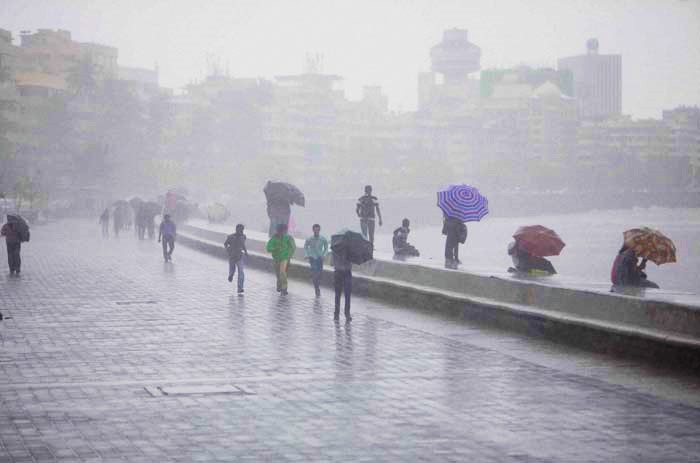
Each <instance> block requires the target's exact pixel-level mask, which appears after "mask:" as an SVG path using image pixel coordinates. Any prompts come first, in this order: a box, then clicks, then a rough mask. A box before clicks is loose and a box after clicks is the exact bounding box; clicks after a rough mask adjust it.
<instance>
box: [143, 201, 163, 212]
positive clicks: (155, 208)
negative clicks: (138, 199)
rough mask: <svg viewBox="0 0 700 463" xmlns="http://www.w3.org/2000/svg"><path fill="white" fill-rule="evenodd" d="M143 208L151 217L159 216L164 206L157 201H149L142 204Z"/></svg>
mask: <svg viewBox="0 0 700 463" xmlns="http://www.w3.org/2000/svg"><path fill="white" fill-rule="evenodd" d="M141 208H142V209H143V210H144V211H145V212H146V213H148V214H150V215H158V214H160V213H161V211H162V210H163V206H161V205H160V204H158V203H157V202H155V201H147V202H145V203H143V204H141Z"/></svg>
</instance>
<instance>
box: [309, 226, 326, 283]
mask: <svg viewBox="0 0 700 463" xmlns="http://www.w3.org/2000/svg"><path fill="white" fill-rule="evenodd" d="M311 230H312V231H313V233H314V234H313V235H312V236H310V237H309V238H307V239H306V242H305V243H304V256H305V257H306V258H307V259H308V260H309V265H310V266H311V281H313V283H314V290H315V291H316V297H318V296H320V295H321V275H322V274H323V258H324V257H326V254H328V240H327V239H326V238H325V237H323V236H321V226H320V225H319V224H314V226H313V227H311Z"/></svg>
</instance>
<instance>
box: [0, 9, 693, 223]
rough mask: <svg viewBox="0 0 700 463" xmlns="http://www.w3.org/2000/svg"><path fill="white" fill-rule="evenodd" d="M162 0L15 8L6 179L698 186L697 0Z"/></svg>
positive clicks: (3, 136) (5, 40) (638, 197)
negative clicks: (485, 0) (523, 0)
mask: <svg viewBox="0 0 700 463" xmlns="http://www.w3.org/2000/svg"><path fill="white" fill-rule="evenodd" d="M149 3H150V4H149V5H148V6H143V7H142V8H139V5H137V4H136V3H133V4H130V3H129V2H126V3H124V4H120V5H121V6H122V8H116V7H115V6H114V5H112V4H110V3H108V2H91V3H90V5H88V4H87V3H86V2H55V3H49V4H45V3H32V2H15V1H10V2H7V4H6V5H5V6H4V7H3V8H4V12H3V14H2V15H1V16H0V28H3V29H2V30H1V31H0V163H2V170H1V172H0V191H1V192H3V193H4V195H5V196H6V197H7V198H14V199H15V200H16V199H21V200H22V201H24V202H25V203H31V207H32V208H33V207H49V205H50V204H52V203H57V202H58V203H60V204H65V203H72V204H79V205H83V206H85V207H89V208H98V207H99V205H101V204H104V203H108V202H110V201H113V200H115V199H118V198H124V197H128V196H132V195H140V196H148V197H157V196H158V195H162V194H163V193H164V192H165V191H167V190H168V189H180V190H182V191H185V192H187V196H188V197H190V198H192V200H194V201H197V202H200V203H203V204H204V203H209V202H213V201H218V202H223V203H227V204H229V205H233V204H234V203H236V202H254V201H261V200H262V196H261V188H262V185H263V184H264V183H265V181H266V180H267V179H271V178H272V179H281V180H285V181H289V182H292V183H295V184H297V185H299V186H300V187H301V188H302V189H303V190H304V192H305V193H306V194H307V197H308V198H311V199H316V200H318V201H331V200H337V199H342V198H354V197H356V196H358V195H359V194H360V193H361V188H362V186H363V185H364V184H368V183H369V184H373V185H375V186H376V188H377V189H378V190H379V191H381V192H382V194H383V196H384V197H390V198H396V199H397V200H398V199H400V198H412V197H421V198H428V197H430V198H432V197H433V196H434V193H435V191H436V190H437V189H438V188H440V187H442V186H444V185H445V184H447V183H454V182H466V183H470V184H473V185H477V186H479V188H480V189H482V190H484V191H485V192H487V193H488V194H489V195H490V196H495V197H503V198H505V199H504V201H503V203H504V204H506V205H509V206H508V207H506V206H504V208H503V210H504V211H505V210H506V209H508V208H510V209H512V210H513V211H512V212H517V211H520V212H533V213H534V212H539V211H537V210H533V211H523V209H522V208H521V207H520V206H519V204H518V203H517V199H513V198H519V197H522V195H523V193H524V192H526V193H527V194H534V195H540V196H541V197H542V198H545V199H543V200H542V201H543V204H544V203H546V202H547V201H551V202H552V204H556V205H558V207H559V208H560V209H566V208H568V207H570V206H575V205H577V204H578V205H580V204H581V203H582V202H583V203H586V201H588V203H590V205H594V204H595V203H596V201H598V200H599V195H600V194H601V192H607V193H606V194H607V195H608V196H607V197H608V199H609V200H610V198H612V199H617V200H620V204H619V205H620V206H624V207H628V206H632V205H644V204H645V203H648V201H650V198H653V199H654V201H659V202H660V203H661V205H675V204H678V205H686V206H688V205H693V204H694V201H695V199H694V198H695V197H696V193H697V190H698V185H699V184H700V109H698V107H697V105H698V103H700V89H699V88H698V86H697V82H698V81H699V80H700V41H697V40H696V41H692V40H689V39H690V38H692V37H693V36H697V31H698V30H699V28H698V27H699V25H700V17H699V15H698V13H699V12H700V6H699V4H698V2H693V1H691V2H640V3H636V2H619V4H614V5H611V4H608V3H609V2H584V3H581V4H580V5H579V6H577V7H573V6H571V7H562V6H560V5H558V4H555V3H554V2H547V1H541V2H535V3H534V4H533V5H532V6H531V7H529V8H526V7H524V6H523V5H521V4H519V3H517V2H503V3H502V4H501V9H500V10H498V9H497V8H495V7H492V6H489V5H486V4H484V5H479V6H478V8H477V7H476V6H474V5H470V6H464V5H461V3H460V2H417V3H416V4H415V5H412V6H404V4H403V3H401V2H390V1H387V2H378V3H377V5H376V6H374V4H372V5H370V4H367V3H359V4H357V5H356V6H354V7H350V6H349V5H348V4H346V3H344V2H341V3H338V4H337V9H336V11H332V8H330V7H329V6H328V5H326V4H325V3H323V2H301V3H298V4H296V3H295V5H296V6H295V7H291V6H290V4H291V3H287V2H275V1H270V2H262V3H261V4H260V5H257V6H253V5H252V4H249V3H246V2H233V3H231V4H229V3H228V2H207V3H206V4H205V5H203V6H200V5H199V4H195V3H193V2H184V1H182V2H174V3H171V2H167V3H168V4H167V5H166V2H149ZM496 3H498V2H496ZM168 5H171V6H172V7H171V8H168ZM451 13H452V15H451V17H449V15H450V14H451ZM477 13H481V15H479V14H477ZM446 15H447V17H446ZM421 17H423V18H424V19H425V21H424V26H425V27H420V26H421V23H420V22H419V21H418V19H419V18H421ZM528 21H530V22H528ZM20 23H21V24H20ZM484 23H486V24H488V25H489V28H487V29H488V30H485V29H486V28H485V27H484V25H483V24H484ZM33 26H36V27H33ZM100 26H104V27H100ZM64 28H69V29H64ZM475 31H476V32H475ZM633 37H634V39H636V40H637V42H636V43H634V45H631V44H632V43H633V40H632V38H633ZM684 39H686V40H684ZM122 44H123V46H122ZM140 49H142V50H141V51H139V50H140ZM661 49H663V50H664V51H665V52H664V53H662V52H661V51H660V50H661ZM621 50H625V51H624V53H623V52H621ZM175 56H177V58H174V57H175ZM193 57H194V58H193ZM134 62H139V63H141V64H143V65H142V66H134V65H133V64H134ZM650 62H653V65H654V72H646V71H648V68H647V66H648V63H650ZM393 63H395V66H392V64H393ZM182 69H187V70H188V71H189V72H183V71H182ZM260 76H263V77H260ZM361 78H364V79H366V80H364V81H362V82H360V81H359V80H360V79H361ZM693 82H694V84H693ZM409 94H410V95H411V96H409ZM630 113H631V114H630ZM649 116H653V117H649ZM547 198H548V199H547ZM582 198H588V199H582ZM620 198H623V199H620ZM588 203H586V204H588ZM76 207H77V206H76ZM80 207H82V206H80Z"/></svg>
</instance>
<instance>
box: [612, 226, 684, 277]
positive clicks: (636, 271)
mask: <svg viewBox="0 0 700 463" xmlns="http://www.w3.org/2000/svg"><path fill="white" fill-rule="evenodd" d="M623 238H624V241H623V244H622V247H621V248H620V250H619V251H618V253H617V256H616V257H615V260H614V261H613V265H612V269H611V270H610V280H611V281H612V284H613V291H614V290H615V288H616V287H619V286H637V287H643V288H658V287H659V285H657V284H656V283H654V282H653V281H649V280H648V279H647V274H646V273H645V272H644V270H645V268H646V264H647V261H648V260H650V261H652V262H654V263H655V264H656V265H661V264H667V263H672V262H676V245H675V244H673V241H671V239H670V238H668V237H667V236H665V235H664V234H663V233H661V232H660V231H658V230H653V229H651V228H648V227H642V228H632V229H630V230H627V231H625V232H624V233H623ZM639 258H641V259H642V262H641V263H638V259H639Z"/></svg>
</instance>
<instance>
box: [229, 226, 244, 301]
mask: <svg viewBox="0 0 700 463" xmlns="http://www.w3.org/2000/svg"><path fill="white" fill-rule="evenodd" d="M243 230H244V227H243V224H240V223H239V224H238V225H236V232H235V233H232V234H230V235H228V236H227V237H226V241H224V247H225V248H226V250H227V251H228V281H233V276H234V275H235V274H236V269H238V294H241V293H243V283H244V282H245V273H244V269H243V254H245V255H246V257H248V249H246V246H245V240H246V237H245V235H244V234H243Z"/></svg>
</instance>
